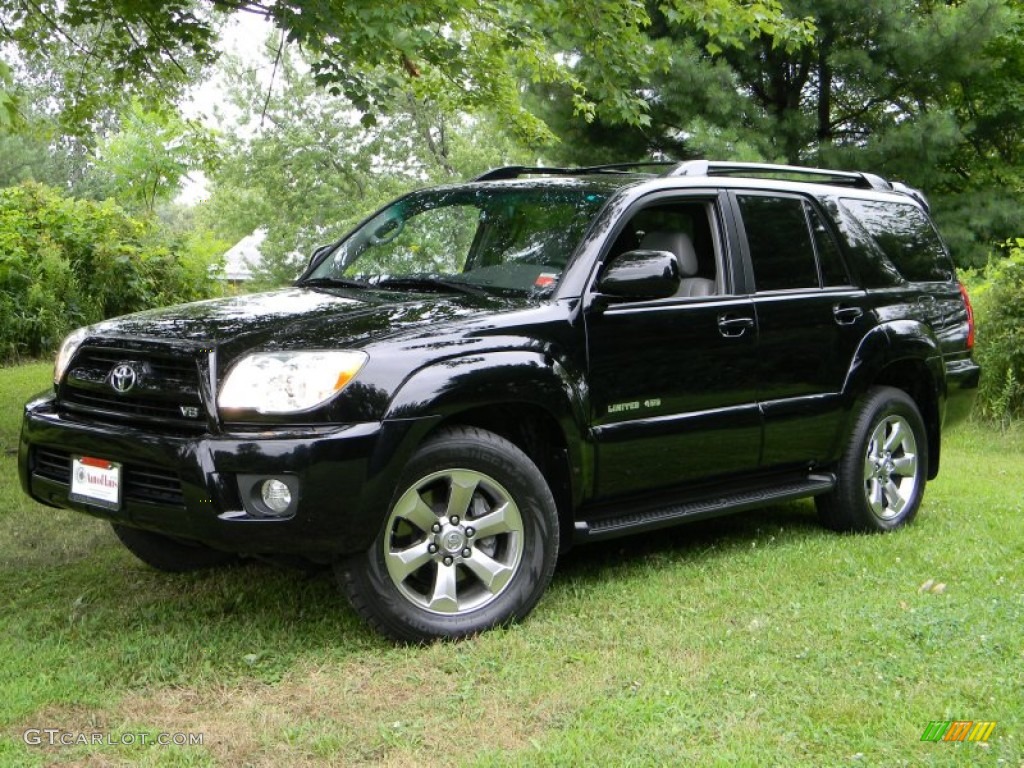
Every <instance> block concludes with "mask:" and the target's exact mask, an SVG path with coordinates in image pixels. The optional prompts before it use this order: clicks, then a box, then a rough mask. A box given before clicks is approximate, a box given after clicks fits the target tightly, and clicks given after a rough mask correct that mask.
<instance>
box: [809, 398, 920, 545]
mask: <svg viewBox="0 0 1024 768" xmlns="http://www.w3.org/2000/svg"><path fill="white" fill-rule="evenodd" d="M836 474H837V483H836V487H835V488H834V489H833V490H832V491H831V492H830V493H828V494H825V495H822V496H818V497H817V498H816V499H815V501H816V504H817V508H818V515H819V517H820V518H821V521H822V523H823V524H824V525H826V526H827V527H829V528H832V529H833V530H837V531H866V532H879V531H891V530H894V529H896V528H899V527H901V526H904V525H906V524H907V523H909V522H910V521H911V520H913V519H914V516H915V515H917V510H918V508H919V507H920V506H921V498H922V497H923V495H924V486H925V482H926V480H927V474H928V435H927V433H926V431H925V427H924V420H923V419H922V418H921V412H920V411H919V410H918V408H917V405H916V403H914V401H913V400H912V399H910V396H909V395H907V394H906V393H905V392H903V391H902V390H899V389H894V388H893V387H875V388H873V389H871V390H870V391H868V393H867V394H866V395H865V396H864V397H863V398H862V399H861V401H860V402H859V403H858V404H857V409H856V412H855V414H854V417H853V428H852V429H851V430H850V434H849V436H848V437H847V441H846V447H845V449H844V450H843V455H842V458H841V459H840V460H839V466H838V468H837V473H836Z"/></svg>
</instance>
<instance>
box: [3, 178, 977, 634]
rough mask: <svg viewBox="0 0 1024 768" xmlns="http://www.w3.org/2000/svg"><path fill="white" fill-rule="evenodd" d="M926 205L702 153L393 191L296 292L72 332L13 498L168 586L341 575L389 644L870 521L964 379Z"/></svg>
mask: <svg viewBox="0 0 1024 768" xmlns="http://www.w3.org/2000/svg"><path fill="white" fill-rule="evenodd" d="M927 211H928V206H927V203H926V202H925V201H924V198H923V197H922V196H921V195H920V194H919V193H917V192H916V191H914V190H912V189H910V188H908V187H905V186H903V185H901V184H897V183H889V182H887V181H885V180H884V179H881V178H879V177H877V176H873V175H871V174H866V173H849V172H839V171H826V170H818V169H808V168H798V167H790V166H768V165H751V164H723V163H709V162H706V161H692V162H687V163H682V164H670V165H661V166H659V165H658V164H632V165H615V166H601V167H591V168H575V169H559V168H528V167H508V168H500V169H497V170H494V171H491V172H489V173H487V174H484V175H483V176H481V177H479V178H478V179H475V180H474V181H472V182H470V183H464V184H455V185H451V186H446V187H439V188H434V189H426V190H421V191H416V192H412V193H411V194H408V195H406V196H404V197H402V198H400V199H398V200H397V201H395V202H394V203H392V204H390V205H388V206H387V207H385V208H383V209H382V210H380V211H378V212H376V213H375V214H373V215H372V216H370V217H369V218H368V219H366V220H365V221H364V222H363V223H362V224H361V225H360V226H359V227H357V228H356V229H355V230H354V231H353V232H352V233H351V234H349V235H348V236H346V237H345V238H344V239H342V240H341V241H339V242H337V243H335V244H332V245H329V246H325V247H323V248H320V249H318V250H317V251H316V252H315V253H314V254H313V257H312V259H311V261H310V263H309V266H308V267H307V269H306V270H305V272H304V273H303V274H302V276H301V277H300V278H299V279H298V281H297V282H296V283H295V285H294V286H293V287H291V288H287V289H285V290H280V291H275V292H270V293H262V294H256V295H250V296H239V297H234V298H226V299H218V300H214V301H206V302H200V303H195V304H187V305H183V306H178V307H171V308H167V309H157V310H152V311H147V312H142V313H139V314H135V315H130V316H127V317H122V318H118V319H114V320H109V321H107V322H103V323H100V324H98V325H94V326H91V327H88V328H83V329H80V330H78V331H76V332H74V333H73V334H71V335H70V336H69V337H68V338H67V339H66V340H65V341H64V343H63V344H62V346H61V347H60V350H59V353H58V355H57V360H56V370H55V373H54V388H53V391H52V392H50V393H48V394H45V395H44V396H41V397H39V398H37V399H35V400H33V401H32V402H30V403H29V404H28V405H27V406H26V409H25V416H24V424H23V429H22V434H21V443H20V451H19V466H20V473H21V481H22V484H23V486H24V489H25V491H26V492H27V493H28V494H29V495H31V496H32V497H33V498H34V499H36V500H38V501H40V502H42V503H44V504H49V505H53V506H58V507H66V508H70V509H75V510H79V511H81V512H85V513H88V514H91V515H95V516H97V517H100V518H103V519H105V520H109V521H110V522H111V523H112V525H113V529H114V531H115V533H116V534H117V536H118V537H119V538H120V539H121V541H122V542H123V543H124V544H125V546H126V547H127V548H128V549H129V550H131V551H132V552H133V553H134V554H135V555H137V556H138V557H139V558H140V559H142V560H143V561H145V562H146V563H148V564H150V565H151V566H154V567H156V568H159V569H163V570H166V571H181V570H188V569H192V568H198V567H207V566H212V565H216V564H220V563H224V562H227V561H229V560H231V559H233V558H237V557H238V556H239V555H260V556H292V557H294V556H300V557H302V558H306V559H308V560H311V561H314V562H318V563H323V564H331V565H332V566H333V567H334V568H335V570H336V572H337V574H338V577H339V579H340V582H341V585H342V588H343V590H344V592H345V593H346V594H347V596H348V598H349V599H350V601H351V603H352V605H353V606H354V607H355V609H356V610H357V611H358V613H359V614H361V615H362V616H363V617H364V618H365V619H367V620H368V621H369V622H370V623H371V624H372V625H373V626H374V627H376V628H377V629H379V630H381V631H383V632H385V633H386V634H388V635H390V636H392V637H394V638H398V639H403V640H412V641H421V640H425V639H429V638H433V637H439V636H443V637H456V636H461V635H466V634H471V633H475V632H479V631H481V630H485V629H487V628H489V627H492V626H495V625H497V624H501V623H505V622H508V621H510V620H514V619H518V618H521V617H523V616H525V615H526V614H527V613H528V612H529V611H530V610H531V608H533V606H534V605H535V604H536V602H537V601H538V599H539V598H540V596H541V594H542V593H543V592H544V589H545V587H546V586H547V585H548V583H549V581H550V579H551V577H552V572H553V570H554V567H555V561H556V559H557V556H558V553H559V551H561V550H564V549H565V548H566V547H568V546H569V545H570V544H572V543H577V542H585V541H592V540H598V539H604V538H607V537H613V536H620V535H623V534H628V533H632V532H634V531H643V530H651V529H656V528H660V527H662V526H668V525H674V524H676V523H680V522H685V521H690V520H697V519H700V518H706V517H709V516H713V515H720V514H725V513H730V512H735V511H738V510H745V509H750V508H754V507H760V506H764V505H766V504H772V503H775V502H779V501H783V500H789V499H798V498H804V497H813V498H814V499H815V502H816V504H817V509H818V512H819V514H820V517H821V519H822V520H823V522H824V524H825V525H827V526H828V527H830V528H834V529H837V530H857V531H886V530H891V529H894V528H897V527H899V526H902V525H904V524H906V523H907V522H909V521H910V520H911V519H912V518H913V517H914V515H915V514H916V512H917V511H918V508H919V506H920V503H921V496H922V493H923V492H924V487H925V483H926V481H928V480H930V479H932V478H934V477H935V475H936V473H937V472H938V471H939V456H940V449H941V443H942V440H941V438H942V430H943V428H944V427H945V426H947V425H948V424H949V423H951V422H952V421H954V420H955V419H957V418H958V417H960V416H961V415H963V414H964V413H966V412H967V410H968V409H969V407H970V404H971V400H972V398H973V395H974V392H975V390H976V387H977V383H978V376H979V369H978V367H977V366H976V365H975V363H974V362H973V360H972V356H971V349H972V345H973V335H974V330H973V319H972V315H971V306H970V303H969V301H968V299H967V295H966V293H965V292H964V290H963V288H962V286H961V285H960V284H959V283H958V282H957V279H956V276H955V273H954V267H953V264H952V262H951V260H950V257H949V254H948V253H947V251H946V248H945V246H944V245H943V243H942V241H941V240H940V238H939V236H938V234H937V232H936V230H935V228H934V227H933V225H932V223H931V221H930V219H929V217H928V213H927Z"/></svg>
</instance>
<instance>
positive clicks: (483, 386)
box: [357, 349, 593, 530]
mask: <svg viewBox="0 0 1024 768" xmlns="http://www.w3.org/2000/svg"><path fill="white" fill-rule="evenodd" d="M586 391H587V390H586V387H585V385H584V380H583V378H582V375H581V374H577V375H573V373H572V372H571V369H570V368H569V366H568V365H565V364H563V363H561V362H559V361H558V360H555V359H554V358H553V356H552V355H550V354H548V353H545V352H540V351H537V350H525V349H524V350H495V351H489V352H475V353H473V354H470V355H464V356H460V357H453V358H447V359H444V360H439V361H435V362H433V363H431V364H430V365H428V366H425V367H423V368H420V369H419V370H417V371H415V372H414V373H413V374H412V375H411V376H409V377H408V378H407V379H406V380H405V381H404V382H403V383H402V385H401V386H400V387H399V388H398V390H397V391H396V392H395V394H394V395H393V396H392V398H391V402H390V404H389V406H388V409H387V411H386V414H385V416H384V419H383V421H382V424H381V433H380V437H379V439H378V440H377V443H376V446H375V448H374V450H373V452H372V454H371V455H370V457H369V460H368V462H367V469H366V483H365V485H364V487H363V491H362V494H361V497H360V503H359V517H360V518H361V520H362V521H363V522H364V523H366V526H363V525H359V526H357V527H358V528H360V529H363V528H365V527H367V526H369V527H372V528H373V529H374V530H379V526H380V525H381V523H383V520H384V513H385V510H387V508H388V506H389V505H390V503H391V500H392V497H393V495H394V493H395V491H396V482H397V479H398V477H399V475H400V474H401V472H402V469H403V468H404V467H405V465H406V464H407V463H408V462H409V459H410V458H411V456H412V454H413V452H414V451H415V450H416V449H417V447H419V445H420V444H421V443H422V442H423V440H425V439H426V438H427V436H428V435H429V434H430V433H431V432H432V431H433V430H434V429H436V428H437V425H438V424H440V423H441V422H443V421H445V420H447V419H449V418H452V417H457V415H458V414H459V413H460V412H465V411H469V410H472V409H476V408H480V407H486V406H501V405H510V404H513V405H530V406H535V407H538V408H540V409H542V410H543V411H545V412H546V413H547V414H549V415H550V416H551V417H552V418H553V419H554V421H555V422H556V423H557V425H558V428H559V429H560V430H561V432H562V436H563V439H564V441H565V444H566V447H567V450H568V453H569V455H568V461H569V464H570V467H571V468H572V469H573V470H576V471H570V472H569V481H570V486H571V494H572V498H573V502H574V504H575V503H577V502H578V501H579V499H580V498H581V497H582V495H583V494H584V493H585V492H586V488H587V487H589V486H588V483H590V482H591V481H592V478H591V477H590V472H589V471H587V470H586V468H587V467H590V466H592V459H593V457H592V456H591V455H590V451H591V448H590V443H589V441H588V440H586V426H585V425H586V423H587V422H586ZM374 521H376V522H374Z"/></svg>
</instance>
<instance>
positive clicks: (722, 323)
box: [718, 314, 754, 338]
mask: <svg viewBox="0 0 1024 768" xmlns="http://www.w3.org/2000/svg"><path fill="white" fill-rule="evenodd" d="M753 327H754V318H752V317H744V316H742V315H728V314H727V315H719V316H718V332H719V333H720V334H722V335H723V336H726V337H730V338H736V337H739V336H742V335H743V334H744V333H746V331H747V328H753Z"/></svg>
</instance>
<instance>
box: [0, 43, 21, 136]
mask: <svg viewBox="0 0 1024 768" xmlns="http://www.w3.org/2000/svg"><path fill="white" fill-rule="evenodd" d="M17 122H18V97H17V95H16V94H15V93H14V81H13V79H12V78H11V68H10V67H9V66H7V64H6V63H5V62H3V61H0V136H3V135H4V134H5V133H8V132H10V131H11V130H12V129H13V128H14V126H15V125H16V124H17Z"/></svg>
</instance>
